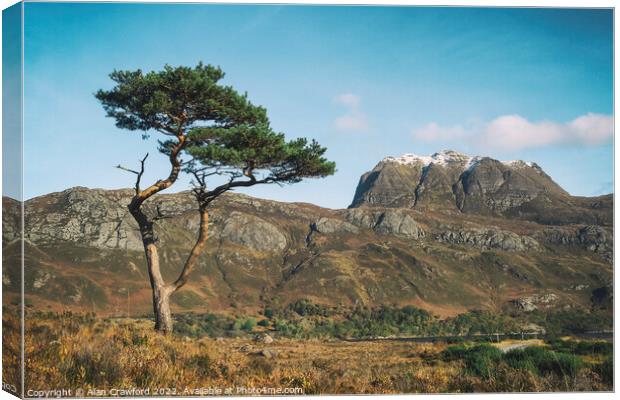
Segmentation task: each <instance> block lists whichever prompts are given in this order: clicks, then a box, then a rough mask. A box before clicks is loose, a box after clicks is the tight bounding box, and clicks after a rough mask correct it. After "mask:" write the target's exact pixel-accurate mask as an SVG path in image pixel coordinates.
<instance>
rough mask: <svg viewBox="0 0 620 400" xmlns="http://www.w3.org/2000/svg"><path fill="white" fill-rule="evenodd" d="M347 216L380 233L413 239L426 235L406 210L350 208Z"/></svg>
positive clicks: (360, 224) (348, 218)
mask: <svg viewBox="0 0 620 400" xmlns="http://www.w3.org/2000/svg"><path fill="white" fill-rule="evenodd" d="M344 216H345V218H346V220H347V221H349V222H350V223H352V224H354V225H357V226H359V227H362V228H368V229H372V230H373V231H375V232H377V233H380V234H388V235H397V236H403V237H407V238H412V239H419V238H422V237H424V236H425V232H424V230H423V229H422V228H421V227H420V225H419V224H418V223H417V222H416V221H415V219H413V217H411V216H410V215H409V214H408V213H407V212H406V211H405V210H386V211H374V212H373V211H368V210H363V209H353V210H348V211H347V212H346V213H345V215H344Z"/></svg>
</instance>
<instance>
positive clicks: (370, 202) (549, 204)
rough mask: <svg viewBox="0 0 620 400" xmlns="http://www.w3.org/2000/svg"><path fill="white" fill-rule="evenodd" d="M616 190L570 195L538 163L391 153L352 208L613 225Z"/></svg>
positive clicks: (364, 184) (368, 179)
mask: <svg viewBox="0 0 620 400" xmlns="http://www.w3.org/2000/svg"><path fill="white" fill-rule="evenodd" d="M611 203H612V196H611V195H607V196H601V197H598V198H592V199H586V198H579V197H573V196H570V195H569V194H568V193H567V192H566V191H564V190H563V189H562V188H561V187H560V186H559V185H558V184H556V183H555V182H554V181H553V180H552V179H551V177H549V176H548V175H547V174H546V173H545V172H544V171H543V170H542V169H541V168H540V167H539V166H538V165H537V164H535V163H526V162H523V161H507V162H502V161H498V160H494V159H491V158H489V157H479V156H477V157H469V156H467V155H464V154H461V153H457V152H454V151H443V152H440V153H435V154H433V155H432V156H428V157H424V156H416V155H413V154H405V155H404V156H401V157H397V158H395V157H387V158H385V159H383V160H382V161H381V162H379V164H377V166H375V168H373V170H372V171H370V172H367V173H366V174H364V175H363V176H362V177H361V179H360V182H359V184H358V187H357V190H356V192H355V196H354V198H353V202H352V203H351V206H350V207H352V208H357V207H404V208H413V209H416V208H417V209H445V210H458V211H460V212H463V213H468V214H479V215H492V216H503V217H508V218H513V219H515V218H516V219H524V220H530V221H536V222H540V223H543V224H560V225H561V224H570V223H579V222H581V223H590V224H600V225H607V226H611V224H612V219H611V208H610V206H611Z"/></svg>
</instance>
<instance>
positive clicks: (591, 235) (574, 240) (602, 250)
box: [537, 225, 613, 262]
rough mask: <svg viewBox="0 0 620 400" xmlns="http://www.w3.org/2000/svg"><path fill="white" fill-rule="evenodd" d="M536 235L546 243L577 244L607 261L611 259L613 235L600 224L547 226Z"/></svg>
mask: <svg viewBox="0 0 620 400" xmlns="http://www.w3.org/2000/svg"><path fill="white" fill-rule="evenodd" d="M537 237H538V238H539V240H541V241H542V242H544V243H547V244H553V245H561V246H579V247H582V248H584V249H586V250H588V251H592V252H594V253H598V254H599V255H601V256H602V257H603V258H605V259H606V260H607V261H609V262H612V261H613V235H612V234H611V233H610V232H608V231H607V230H606V229H605V228H603V227H601V226H596V225H586V226H582V227H580V228H568V227H553V228H547V229H545V230H543V231H541V232H539V233H538V234H537Z"/></svg>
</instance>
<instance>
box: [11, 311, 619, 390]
mask: <svg viewBox="0 0 620 400" xmlns="http://www.w3.org/2000/svg"><path fill="white" fill-rule="evenodd" d="M4 323H5V324H9V325H8V326H10V323H11V321H8V320H5V321H4ZM26 330H27V335H26V352H27V354H26V375H25V385H26V391H27V393H26V394H27V395H29V396H30V397H36V396H42V395H44V393H45V391H49V390H60V389H65V390H68V389H70V390H71V391H72V392H71V395H75V393H76V392H75V391H76V390H82V392H78V394H81V395H82V396H89V395H91V396H109V395H119V394H123V393H119V392H118V391H119V390H147V389H148V390H149V392H148V393H144V392H142V393H140V392H134V393H133V394H148V395H151V396H153V395H193V396H196V395H212V394H234V395H243V394H300V393H305V394H328V393H454V392H523V391H527V392H539V391H608V390H612V388H613V383H612V381H611V380H612V378H611V377H612V375H613V366H612V364H611V353H612V347H611V344H609V343H604V342H575V341H562V340H557V341H554V342H552V343H544V344H543V345H542V346H538V347H529V348H525V349H520V348H516V349H513V350H510V351H508V352H506V353H504V352H502V351H501V350H500V349H498V348H497V347H494V346H492V345H490V344H475V343H459V344H452V345H450V344H446V343H441V342H439V343H432V344H430V343H429V344H421V343H412V342H398V341H361V342H348V341H343V340H337V339H331V340H320V339H309V340H300V339H287V338H280V337H275V340H274V341H273V343H264V342H261V341H255V340H253V339H252V338H218V339H215V338H210V337H203V338H200V339H190V338H188V337H186V336H180V335H172V336H169V337H164V336H161V335H159V334H156V333H154V332H153V331H152V322H151V321H149V320H136V319H117V320H100V319H94V318H92V317H88V316H80V315H75V314H68V313H67V314H57V315H55V316H51V315H50V316H48V317H43V316H38V317H36V318H29V319H28V320H27V325H26ZM498 347H500V346H498ZM10 356H11V355H10V353H6V354H5V357H10ZM4 361H5V367H6V365H7V364H6V362H7V361H8V362H9V363H10V361H11V360H10V359H5V360H4ZM7 372H9V375H8V376H7V375H5V376H7V378H10V371H8V370H6V369H5V374H6V373H7ZM28 390H30V391H31V392H30V393H28ZM114 390H116V391H117V392H114ZM226 390H229V392H226ZM261 390H262V392H261ZM270 391H271V392H270ZM278 391H279V392H278ZM124 394H132V393H124Z"/></svg>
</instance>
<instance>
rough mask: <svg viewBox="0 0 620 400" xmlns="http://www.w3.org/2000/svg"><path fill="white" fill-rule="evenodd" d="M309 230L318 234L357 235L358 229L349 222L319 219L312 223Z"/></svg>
mask: <svg viewBox="0 0 620 400" xmlns="http://www.w3.org/2000/svg"><path fill="white" fill-rule="evenodd" d="M311 228H312V230H313V231H315V232H318V233H344V232H346V233H359V228H358V227H357V226H355V225H353V224H351V223H349V222H346V221H342V220H340V219H336V218H327V217H321V218H319V219H318V220H317V221H316V222H314V223H312V225H311Z"/></svg>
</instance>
